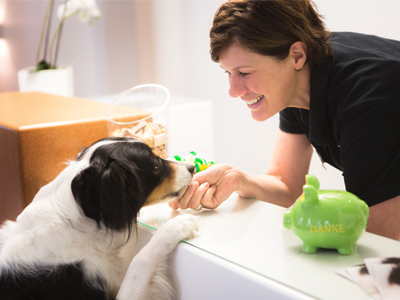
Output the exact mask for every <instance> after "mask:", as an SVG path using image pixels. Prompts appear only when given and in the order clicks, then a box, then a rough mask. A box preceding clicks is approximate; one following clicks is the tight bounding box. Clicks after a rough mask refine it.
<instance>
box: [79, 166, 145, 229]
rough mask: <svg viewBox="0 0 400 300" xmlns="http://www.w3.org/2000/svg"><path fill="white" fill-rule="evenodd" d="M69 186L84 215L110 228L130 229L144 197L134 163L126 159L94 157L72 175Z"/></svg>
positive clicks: (100, 225) (99, 224)
mask: <svg viewBox="0 0 400 300" xmlns="http://www.w3.org/2000/svg"><path fill="white" fill-rule="evenodd" d="M71 190H72V194H73V195H74V198H75V200H76V201H77V203H78V204H79V205H80V207H81V208H82V210H83V212H84V214H85V215H86V216H87V217H89V218H91V219H94V220H95V221H96V222H97V225H98V226H99V228H100V227H102V225H104V226H106V227H107V228H110V229H112V230H122V229H124V228H128V229H129V230H130V228H131V226H132V224H133V223H136V218H137V214H138V212H139V210H140V208H141V207H142V206H143V204H144V201H145V199H143V196H142V194H143V192H142V191H143V188H142V183H141V181H140V178H139V176H138V171H137V168H136V165H135V164H134V163H132V162H129V161H116V160H113V159H108V161H107V162H104V163H101V162H98V161H97V162H96V161H94V162H92V163H91V164H90V166H89V167H87V168H86V169H84V170H82V171H81V172H80V173H79V174H77V175H76V176H75V178H74V179H73V180H72V183H71Z"/></svg>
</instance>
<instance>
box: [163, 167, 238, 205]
mask: <svg viewBox="0 0 400 300" xmlns="http://www.w3.org/2000/svg"><path fill="white" fill-rule="evenodd" d="M243 178H244V175H243V173H242V172H241V171H240V170H239V169H237V168H235V167H233V166H230V165H226V164H216V165H213V166H212V167H210V168H208V169H206V170H204V171H202V172H199V173H197V174H195V175H194V177H193V180H192V182H191V183H190V185H189V187H188V189H187V190H186V193H185V194H184V195H183V197H182V198H181V199H177V200H176V201H170V202H169V206H170V207H171V208H172V209H173V210H177V209H178V208H180V209H187V208H192V209H196V208H198V207H199V206H200V203H201V204H202V205H203V206H204V207H205V208H211V209H213V208H217V207H218V206H219V205H221V203H222V202H224V201H225V200H226V199H227V198H228V197H229V196H230V195H231V194H232V193H233V192H234V191H236V190H238V189H239V186H240V184H241V183H242V182H243Z"/></svg>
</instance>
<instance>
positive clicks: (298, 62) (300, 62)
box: [289, 41, 307, 71]
mask: <svg viewBox="0 0 400 300" xmlns="http://www.w3.org/2000/svg"><path fill="white" fill-rule="evenodd" d="M289 56H290V57H292V58H293V67H294V68H295V69H296V70H297V71H299V70H301V69H302V68H303V67H304V65H305V63H306V60H307V46H306V45H305V44H304V43H303V42H301V41H298V42H295V43H293V44H292V46H290V50H289Z"/></svg>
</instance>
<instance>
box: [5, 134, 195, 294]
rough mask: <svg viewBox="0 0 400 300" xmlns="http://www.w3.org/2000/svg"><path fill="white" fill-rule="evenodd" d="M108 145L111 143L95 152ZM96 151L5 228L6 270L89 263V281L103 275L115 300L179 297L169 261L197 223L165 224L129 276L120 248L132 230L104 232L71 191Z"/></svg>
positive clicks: (183, 178)
mask: <svg viewBox="0 0 400 300" xmlns="http://www.w3.org/2000/svg"><path fill="white" fill-rule="evenodd" d="M105 143H109V141H107V142H100V143H98V144H96V147H92V148H97V147H98V146H101V145H104V144H105ZM93 151H94V149H89V150H88V151H87V153H85V155H84V157H83V158H82V159H81V160H79V161H73V162H71V163H70V164H69V166H68V167H67V168H66V169H65V170H64V171H62V172H61V173H60V175H59V176H58V177H57V178H56V179H55V180H54V181H52V182H51V183H49V184H48V185H46V186H44V187H43V188H42V189H41V190H40V191H39V192H38V194H37V195H36V197H35V198H34V200H33V201H32V203H31V204H30V205H29V206H28V207H27V208H26V209H25V210H24V211H23V212H22V213H21V214H20V215H19V216H18V218H17V221H16V222H11V221H7V222H6V223H5V224H4V225H3V227H2V228H1V229H0V272H1V271H5V270H7V269H12V268H15V265H14V264H15V263H18V264H22V265H23V266H24V270H25V271H26V270H29V271H32V270H34V268H35V266H36V265H38V263H49V264H61V263H74V262H79V261H83V262H84V272H85V276H86V278H87V279H89V280H90V281H92V282H95V279H96V277H97V276H98V275H99V274H100V275H101V276H102V277H103V278H104V279H105V280H106V282H107V286H108V293H109V295H110V297H112V296H113V295H114V296H115V294H116V293H117V292H118V296H117V299H118V300H124V299H141V300H145V299H173V292H172V290H171V287H170V285H169V283H168V281H167V280H166V278H165V272H164V271H165V268H166V261H167V259H168V256H169V254H170V253H171V252H172V250H173V249H174V247H175V246H176V245H177V244H178V242H179V241H180V240H182V239H187V238H190V237H191V236H192V235H193V234H194V231H195V230H196V229H197V225H196V222H195V221H194V219H193V218H192V217H190V216H187V215H186V216H178V217H176V218H174V219H172V220H170V221H168V222H167V223H165V224H164V225H163V226H162V227H161V228H160V229H159V230H158V231H157V233H156V234H155V235H154V237H153V238H152V239H151V241H150V242H149V243H148V244H147V245H146V246H145V247H144V248H143V249H142V250H141V251H140V252H139V254H138V255H137V256H135V258H134V259H133V260H132V262H131V264H130V266H129V268H128V271H127V273H126V276H125V275H124V274H122V260H121V258H120V250H121V248H122V246H124V244H125V243H126V240H127V236H128V228H127V230H126V231H125V232H111V231H110V230H106V229H104V228H100V229H99V228H98V226H97V224H96V222H95V221H94V220H92V219H89V218H87V217H86V216H85V215H84V214H83V212H82V209H81V208H80V206H79V205H78V204H77V202H76V201H75V199H74V197H73V195H72V192H71V181H72V179H73V178H74V176H75V175H76V174H78V173H79V172H80V171H81V170H83V169H84V168H86V167H87V166H88V165H89V159H90V156H91V154H92V153H93ZM179 172H181V173H182V174H180V176H178V178H179V180H178V181H179V182H177V185H179V186H181V185H182V184H183V185H184V184H186V185H187V184H188V183H189V182H190V180H191V176H190V174H189V173H188V172H187V171H186V173H187V174H186V173H185V174H184V170H183V167H182V170H180V171H179ZM132 232H135V230H133V231H132ZM0 276H1V273H0ZM121 283H122V285H121ZM120 286H121V288H120ZM167 295H169V296H168V298H167Z"/></svg>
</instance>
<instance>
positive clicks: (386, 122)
mask: <svg viewBox="0 0 400 300" xmlns="http://www.w3.org/2000/svg"><path fill="white" fill-rule="evenodd" d="M337 130H338V132H339V133H340V134H339V144H340V152H341V154H340V155H341V161H342V168H343V176H344V181H345V184H346V190H348V191H349V192H352V193H354V194H356V195H357V196H358V197H359V198H361V199H363V200H364V201H366V202H367V203H368V204H369V205H370V206H372V205H375V204H378V203H380V202H383V201H385V200H388V199H391V198H393V197H396V196H398V195H400V106H392V105H379V104H378V105H368V106H367V107H364V108H359V109H358V110H357V111H356V112H353V113H352V114H349V115H347V116H346V119H344V120H341V121H340V122H339V123H338V124H337Z"/></svg>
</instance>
